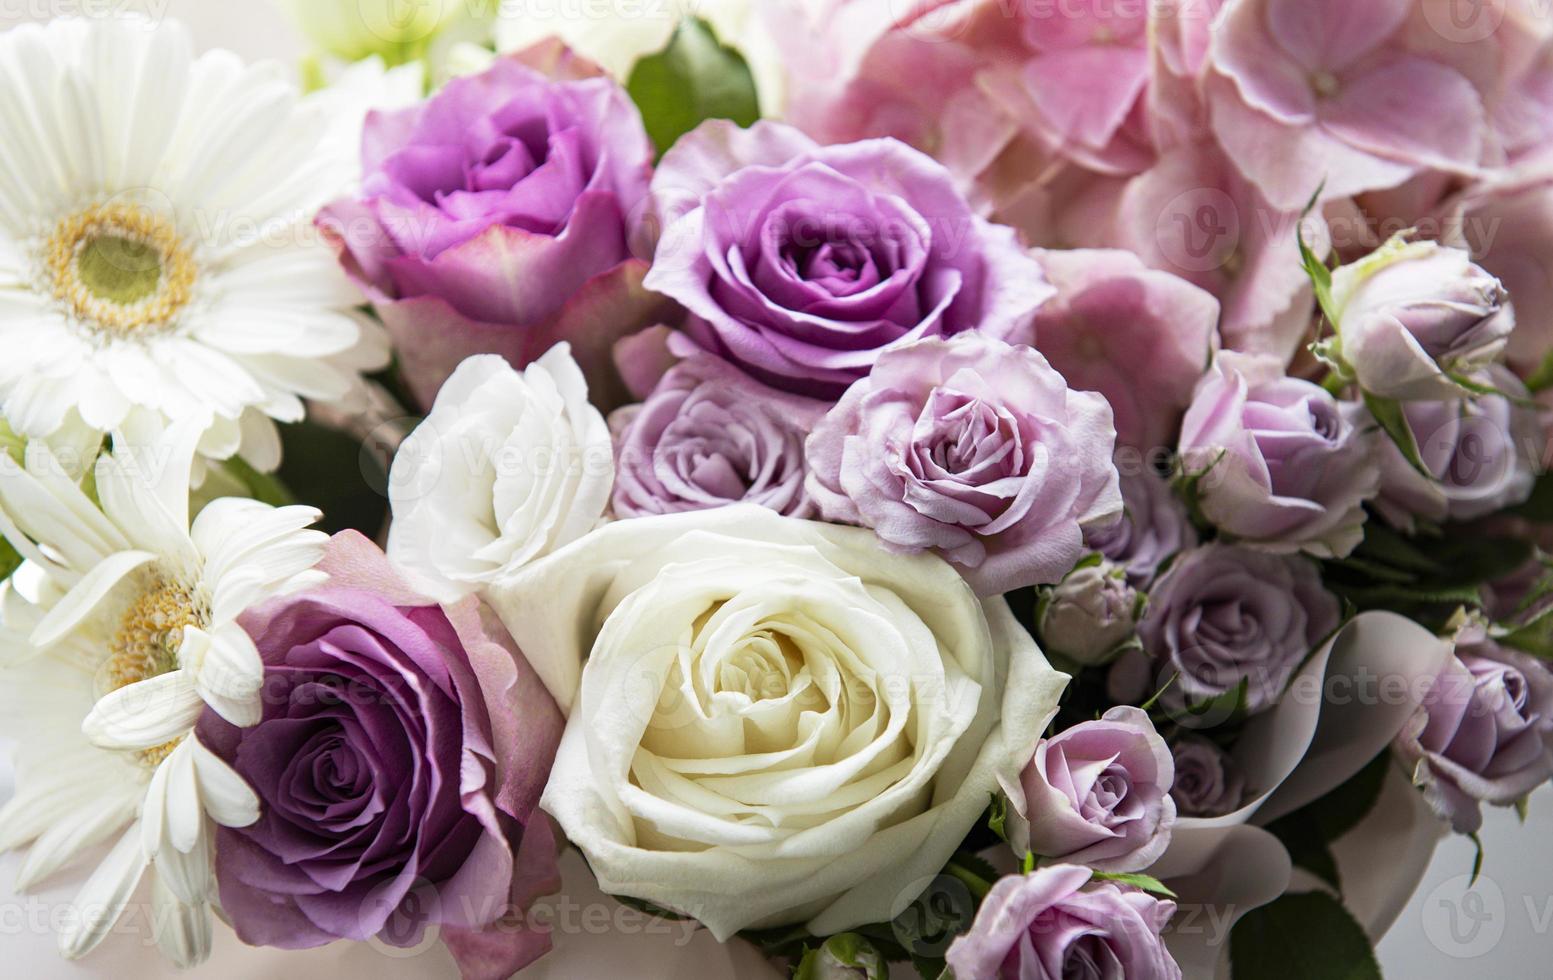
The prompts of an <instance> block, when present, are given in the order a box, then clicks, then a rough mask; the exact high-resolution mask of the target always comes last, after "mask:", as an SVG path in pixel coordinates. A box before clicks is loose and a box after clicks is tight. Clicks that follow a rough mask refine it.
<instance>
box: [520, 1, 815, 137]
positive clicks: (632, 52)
mask: <svg viewBox="0 0 1553 980" xmlns="http://www.w3.org/2000/svg"><path fill="white" fill-rule="evenodd" d="M688 17H699V18H701V19H702V20H704V21H706V22H707V24H709V25H711V28H712V31H713V33H715V34H716V35H717V39H718V40H719V41H721V42H722V43H723V44H725V45H727V46H728V47H731V48H733V49H735V50H736V51H738V52H739V54H741V55H743V57H744V61H745V63H746V64H748V65H749V68H750V75H751V76H752V77H753V78H754V79H755V92H756V94H757V95H758V96H759V97H760V112H761V115H763V116H775V115H778V114H779V113H780V111H781V108H782V103H783V92H784V90H785V85H784V79H785V77H786V69H785V68H784V66H783V63H782V59H781V57H780V55H779V54H778V52H777V48H776V44H775V42H774V41H772V39H771V31H770V28H769V27H767V26H766V24H765V21H764V19H763V18H762V15H761V11H760V5H759V4H758V3H756V2H755V0H501V6H500V7H499V8H498V9H497V14H496V50H498V51H501V52H504V53H505V52H509V51H520V50H522V49H524V48H527V47H529V46H530V45H533V44H537V43H539V42H540V41H543V40H544V39H545V38H547V37H557V38H560V39H561V40H562V41H563V42H565V44H566V45H567V47H569V48H571V49H572V50H573V51H575V52H577V53H578V54H580V55H582V56H583V57H585V58H588V59H590V60H592V61H595V62H597V63H598V64H599V66H600V67H601V68H603V69H604V70H605V71H607V72H609V73H610V74H611V75H613V76H615V77H616V78H618V79H620V80H621V81H622V82H624V81H625V80H626V79H627V78H629V77H630V76H631V69H632V68H634V67H636V63H637V62H638V61H640V60H641V59H643V58H645V57H647V56H648V55H650V54H656V53H657V52H659V51H662V50H663V49H664V48H666V47H668V44H669V40H670V38H672V37H673V36H674V29H675V28H676V27H678V26H679V23H680V21H682V20H684V19H685V18H688Z"/></svg>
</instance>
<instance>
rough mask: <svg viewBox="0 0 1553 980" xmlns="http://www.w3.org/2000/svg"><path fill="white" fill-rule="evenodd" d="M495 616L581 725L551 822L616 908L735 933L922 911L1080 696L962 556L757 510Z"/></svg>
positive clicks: (518, 581)
mask: <svg viewBox="0 0 1553 980" xmlns="http://www.w3.org/2000/svg"><path fill="white" fill-rule="evenodd" d="M488 598H489V601H490V602H491V603H492V605H493V606H494V607H495V608H496V609H497V611H498V612H499V613H500V615H501V617H502V620H503V622H504V623H505V624H506V625H507V627H508V629H509V630H511V632H512V634H513V636H514V637H515V639H516V640H517V642H518V644H519V645H520V646H521V647H522V648H523V649H524V650H526V651H529V654H530V656H531V658H532V659H533V661H534V666H535V668H536V669H537V670H538V671H539V674H540V676H541V677H542V678H543V679H544V680H545V682H546V684H547V685H548V686H549V688H550V690H551V693H552V694H553V695H554V696H555V698H556V701H557V703H559V704H560V705H562V707H563V710H566V711H568V712H569V721H568V724H567V729H566V734H565V735H564V737H563V739H562V742H561V748H560V751H559V754H558V755H557V757H556V763H555V767H554V769H553V771H552V774H551V777H550V783H549V786H548V787H547V788H546V790H545V795H544V799H543V802H542V806H543V807H544V808H545V809H546V810H547V811H548V812H550V813H551V814H552V815H554V816H555V817H556V819H557V820H558V821H559V822H560V824H561V827H562V828H563V829H564V830H565V832H566V834H567V836H568V837H569V838H570V839H571V840H572V841H573V843H575V844H577V846H579V847H580V848H581V849H582V850H583V852H584V853H585V854H586V855H587V857H588V861H589V864H590V865H591V867H592V869H593V871H594V872H595V873H596V874H597V875H598V878H599V882H600V886H601V887H602V888H603V889H604V890H605V891H606V892H610V893H613V894H621V895H628V896H633V897H636V898H641V899H645V900H648V901H651V902H654V903H656V904H658V905H661V906H663V907H666V908H669V909H673V910H675V911H678V912H682V913H684V914H687V915H690V916H693V917H694V918H697V919H699V920H701V922H702V923H704V924H705V925H706V926H707V928H708V929H710V930H711V931H712V934H713V935H714V936H716V937H718V938H719V939H726V938H727V937H728V936H730V935H732V934H733V933H734V932H736V931H737V930H739V929H743V928H746V927H764V926H775V925H783V924H789V923H800V922H802V923H807V924H808V926H809V928H810V929H812V930H813V931H814V932H815V933H817V934H821V935H823V934H829V933H834V932H837V931H841V930H845V929H848V928H851V927H853V926H857V925H860V924H863V923H867V922H877V921H881V920H885V919H889V918H891V917H892V916H893V915H895V914H897V913H898V912H900V911H901V910H902V909H903V908H905V907H906V906H907V905H908V904H909V903H910V902H911V901H912V900H913V899H915V898H916V897H917V895H918V894H919V893H920V892H921V891H922V890H923V888H924V887H925V886H926V885H927V884H928V883H929V881H930V880H931V879H932V877H933V876H934V875H935V874H937V873H938V871H939V870H940V869H941V868H942V866H943V865H944V862H945V861H946V860H948V858H949V857H950V855H951V854H952V853H953V851H954V849H955V848H956V847H957V846H959V844H960V841H961V840H962V839H963V838H964V836H965V834H966V833H967V832H968V831H969V830H970V829H971V827H972V826H973V825H974V824H975V822H976V820H977V819H978V817H979V816H980V814H981V813H982V812H983V810H984V809H985V808H986V806H987V802H988V799H989V798H990V796H991V794H993V793H994V792H996V790H997V789H998V787H999V785H1000V783H1006V782H1008V781H1011V780H1014V779H1016V778H1017V776H1018V773H1019V771H1020V769H1021V768H1023V766H1024V765H1025V764H1026V763H1027V762H1029V760H1030V757H1031V753H1032V752H1033V751H1034V748H1035V744H1036V742H1037V740H1038V739H1039V737H1040V735H1041V732H1042V730H1043V729H1044V728H1045V726H1046V725H1047V723H1048V722H1049V721H1050V719H1051V717H1052V716H1053V714H1054V713H1055V712H1056V709H1057V700H1058V696H1059V695H1060V693H1061V691H1062V687H1063V684H1064V683H1065V680H1066V678H1065V677H1064V675H1062V674H1060V673H1058V672H1057V671H1055V670H1053V669H1052V668H1051V667H1050V666H1049V665H1048V664H1047V663H1046V660H1045V658H1044V657H1043V656H1042V655H1041V652H1040V651H1039V649H1037V647H1036V645H1035V642H1034V641H1033V640H1032V639H1031V638H1030V636H1029V635H1028V634H1027V633H1026V632H1025V630H1024V629H1022V628H1021V627H1020V626H1019V624H1018V623H1017V622H1016V621H1015V620H1014V617H1013V616H1012V614H1011V613H1010V612H1009V609H1008V606H1007V604H1006V603H1005V602H1004V601H1003V599H1001V598H995V599H990V600H987V601H985V602H983V601H980V600H978V599H977V598H976V596H975V594H974V593H973V592H972V591H971V589H970V587H969V586H967V585H966V584H965V582H964V581H963V580H962V579H961V578H960V576H959V575H958V574H957V573H956V572H955V571H954V570H953V568H951V566H949V565H948V564H946V563H945V562H944V561H942V560H941V559H939V558H937V557H935V556H932V555H911V556H903V555H895V554H890V553H888V552H886V551H885V550H884V549H883V548H882V547H881V546H880V544H879V539H878V538H877V537H875V535H874V534H873V532H871V531H868V530H864V529H858V528H847V527H838V526H833V525H828V524H820V523H815V522H810V521H803V520H798V519H795V518H789V517H782V516H780V515H778V514H775V513H773V512H771V511H769V510H766V509H765V508H762V507H757V506H753V505H740V506H734V507H724V508H718V509H715V510H706V511H694V512H690V513H685V514H674V515H668V516H663V517H644V518H639V519H635V520H630V521H619V522H616V523H613V524H609V525H606V526H605V527H602V528H600V529H598V530H596V531H594V532H593V533H592V534H590V535H588V536H587V537H585V538H583V539H582V540H581V541H578V542H576V543H575V544H573V545H571V546H570V547H568V548H565V549H563V550H561V551H559V552H557V553H555V554H553V555H551V556H549V557H548V558H546V559H544V560H543V561H539V562H535V563H534V564H531V565H529V566H527V567H526V568H524V569H522V570H521V571H520V572H518V573H517V574H515V575H514V576H512V577H511V578H509V579H506V580H504V581H502V582H500V583H498V584H496V585H495V586H493V587H492V588H491V589H490V590H489V592H488Z"/></svg>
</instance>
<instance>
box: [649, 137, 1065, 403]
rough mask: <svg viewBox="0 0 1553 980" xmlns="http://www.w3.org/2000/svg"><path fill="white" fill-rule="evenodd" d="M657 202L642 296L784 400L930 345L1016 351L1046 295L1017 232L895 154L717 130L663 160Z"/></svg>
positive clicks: (888, 147) (825, 390) (905, 150)
mask: <svg viewBox="0 0 1553 980" xmlns="http://www.w3.org/2000/svg"><path fill="white" fill-rule="evenodd" d="M652 192H653V202H652V206H653V208H654V209H655V215H656V220H657V222H658V223H659V224H661V227H662V238H661V240H660V241H658V242H657V251H656V253H655V256H654V259H653V267H652V271H651V272H649V273H648V274H647V279H646V285H647V287H648V288H650V289H655V290H658V291H659V292H662V293H665V294H667V295H669V296H672V297H673V298H674V299H676V300H678V301H679V302H680V303H681V304H683V305H684V306H685V308H686V309H688V310H689V311H690V313H691V317H690V319H689V321H688V322H687V324H686V327H685V330H686V333H687V334H688V335H689V336H690V337H691V338H692V339H693V340H695V341H696V342H697V343H698V344H700V345H701V346H702V347H705V348H706V349H707V350H709V351H712V352H714V353H716V354H718V355H719V356H721V357H723V358H726V359H727V360H729V361H732V362H733V363H735V364H737V365H739V366H740V367H741V368H743V369H744V370H746V371H747V372H749V373H750V374H752V375H754V376H755V377H758V378H760V379H761V380H762V381H764V382H766V383H767V384H770V385H771V386H772V387H775V388H780V389H783V390H784V391H793V392H798V393H800V394H804V395H811V396H815V397H823V398H827V399H833V398H835V397H836V396H838V395H840V394H841V393H842V391H844V390H845V389H846V387H847V385H849V384H851V383H852V382H853V381H855V380H857V379H858V378H861V377H863V376H864V375H866V374H867V373H868V370H869V368H870V367H871V366H872V365H873V363H874V362H875V360H877V359H878V357H879V354H880V352H881V351H885V350H890V349H892V348H896V347H900V346H902V345H903V344H908V343H910V342H912V341H914V340H919V339H922V338H924V337H948V336H953V335H955V334H959V333H964V332H965V331H967V330H980V331H981V332H983V333H986V334H989V335H991V336H994V337H999V338H1019V335H1021V334H1022V333H1024V332H1025V331H1027V329H1028V327H1029V325H1030V320H1031V317H1032V315H1033V314H1034V312H1035V309H1036V307H1038V306H1039V305H1040V304H1041V303H1042V302H1043V301H1044V300H1045V299H1046V298H1047V297H1048V296H1050V295H1051V294H1052V288H1051V287H1050V286H1049V285H1047V283H1046V281H1045V280H1044V279H1043V278H1042V275H1041V269H1040V266H1039V265H1038V264H1037V263H1036V261H1035V260H1034V259H1033V258H1031V257H1030V256H1029V255H1027V254H1025V251H1024V249H1022V248H1021V247H1020V246H1019V243H1018V242H1017V240H1016V238H1015V234H1014V232H1013V231H1012V230H1011V229H1009V228H1004V227H997V226H994V225H991V224H989V223H987V222H986V221H985V220H983V219H982V218H980V217H977V216H976V215H975V214H973V213H972V211H971V209H970V207H969V205H967V204H966V202H965V200H964V198H962V197H961V196H960V194H959V193H958V192H957V191H956V190H955V187H954V181H953V179H952V178H951V177H950V175H949V172H948V171H947V170H945V169H944V168H943V167H942V166H941V165H940V164H938V163H936V162H935V161H934V160H932V159H931V158H929V157H927V156H925V155H923V154H922V153H919V152H917V151H916V150H913V149H911V148H910V147H908V146H906V145H905V144H904V143H898V142H896V141H895V140H889V139H880V140H866V141H864V142H860V143H850V144H846V145H841V146H819V145H817V144H816V143H815V142H814V141H813V140H811V139H809V138H808V137H807V136H804V135H803V134H801V133H799V132H798V131H797V130H795V129H792V128H790V127H787V126H784V125H781V124H778V123H770V122H760V123H756V124H755V125H754V126H752V127H751V128H749V129H747V130H741V129H739V128H737V127H735V126H734V125H732V124H731V123H728V122H724V121H717V120H714V121H711V122H708V123H706V124H704V125H702V126H701V127H699V128H698V129H696V130H695V131H694V132H692V133H690V134H689V135H687V136H685V137H684V138H683V139H681V140H680V141H679V142H678V143H677V144H675V146H674V148H673V149H671V150H670V151H669V152H668V153H666V154H665V155H664V157H663V160H662V162H661V163H660V165H659V168H658V173H657V175H656V176H655V177H654V178H653V183H652Z"/></svg>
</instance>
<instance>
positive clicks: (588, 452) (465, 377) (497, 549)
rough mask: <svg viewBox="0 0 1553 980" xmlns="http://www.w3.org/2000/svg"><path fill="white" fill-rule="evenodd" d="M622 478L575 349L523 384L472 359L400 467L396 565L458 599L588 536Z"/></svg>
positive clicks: (405, 448)
mask: <svg viewBox="0 0 1553 980" xmlns="http://www.w3.org/2000/svg"><path fill="white" fill-rule="evenodd" d="M614 476H615V463H614V450H613V447H612V445H611V443H610V437H609V426H608V425H607V424H606V423H605V422H604V417H603V416H602V415H600V414H599V412H598V410H597V409H595V408H594V407H593V406H592V405H590V404H588V383H587V381H586V380H584V378H583V376H582V370H581V369H580V368H579V367H578V366H577V362H576V361H574V360H572V355H571V348H570V347H569V346H568V345H567V344H564V343H562V344H557V345H556V346H555V347H552V348H551V349H550V350H549V351H548V352H546V353H545V354H544V356H542V357H540V358H539V360H537V361H535V362H534V363H532V364H530V365H529V366H528V367H527V368H525V369H523V371H521V372H519V371H515V370H513V369H512V367H511V366H510V365H509V364H508V363H507V362H506V361H505V360H504V359H502V358H501V357H498V356H496V355H494V354H479V355H476V356H474V357H470V358H467V359H465V361H464V362H463V363H462V364H460V365H459V366H458V368H457V370H455V371H454V372H453V374H452V375H451V376H450V377H449V378H448V380H447V381H446V383H444V384H443V386H442V389H441V390H440V391H439V392H438V393H437V400H436V402H435V404H433V405H432V409H431V414H430V415H428V416H427V417H426V419H425V421H423V422H422V423H421V424H420V425H419V426H418V427H417V428H416V429H415V431H414V432H412V433H410V435H409V437H408V438H406V439H405V441H404V444H403V445H401V446H400V447H399V452H398V453H397V454H396V455H395V457H394V464H393V468H392V470H391V471H390V473H389V480H388V499H389V503H390V505H391V507H392V508H393V525H392V528H391V530H390V531H389V536H388V554H389V557H390V558H392V559H393V560H394V562H395V563H397V564H398V565H399V566H400V567H401V568H403V569H404V570H405V571H406V572H408V573H409V574H410V575H411V576H413V577H414V578H416V579H417V584H418V585H419V586H420V587H421V588H423V589H424V590H425V591H426V592H427V593H428V594H430V595H434V596H437V597H438V598H441V599H445V600H453V599H456V598H457V597H459V596H461V595H467V594H468V593H470V592H474V591H475V590H477V589H478V588H480V586H481V585H483V584H484V583H487V582H489V581H491V580H492V579H493V578H495V577H497V576H498V575H501V574H504V573H506V572H509V571H511V570H513V569H516V568H518V567H520V566H522V565H524V564H525V563H527V562H530V561H533V560H534V559H535V558H538V557H540V556H541V555H544V554H547V553H549V552H551V551H554V550H555V549H556V548H559V547H560V546H561V545H564V544H567V543H568V542H571V541H573V540H575V539H577V538H579V537H581V536H582V535H584V534H586V533H587V532H588V531H589V530H591V529H592V528H593V527H594V525H596V524H597V523H598V522H599V519H600V518H601V517H602V516H603V513H604V508H605V506H606V504H607V503H608V501H609V492H610V488H611V486H612V485H613V483H614Z"/></svg>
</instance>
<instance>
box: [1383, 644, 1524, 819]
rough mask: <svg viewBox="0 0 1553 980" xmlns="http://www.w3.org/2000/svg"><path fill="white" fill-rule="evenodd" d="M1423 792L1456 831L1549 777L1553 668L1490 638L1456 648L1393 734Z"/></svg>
mask: <svg viewBox="0 0 1553 980" xmlns="http://www.w3.org/2000/svg"><path fill="white" fill-rule="evenodd" d="M1396 750H1397V753H1398V754H1399V755H1400V756H1401V757H1402V759H1403V760H1404V761H1405V762H1406V763H1407V764H1408V766H1409V767H1410V768H1411V769H1412V771H1413V774H1414V780H1415V781H1416V782H1419V783H1420V784H1421V785H1422V786H1423V788H1424V797H1425V799H1427V800H1428V801H1429V803H1430V804H1431V805H1432V806H1433V807H1434V809H1435V811H1436V812H1437V813H1439V814H1440V815H1441V816H1442V817H1445V818H1447V819H1449V820H1450V821H1451V824H1452V826H1454V827H1455V829H1456V831H1457V832H1458V833H1463V834H1470V833H1475V832H1476V831H1477V830H1478V828H1479V827H1481V826H1482V824H1483V814H1482V809H1481V806H1480V804H1482V803H1491V804H1495V805H1498V806H1506V805H1508V804H1511V803H1514V802H1516V801H1518V800H1520V799H1521V798H1522V797H1524V796H1526V795H1527V794H1528V793H1530V792H1531V791H1532V790H1534V789H1536V788H1537V787H1538V786H1540V785H1541V784H1543V783H1545V782H1547V781H1548V779H1549V778H1553V671H1550V670H1549V668H1548V666H1547V665H1546V664H1545V663H1543V662H1542V661H1540V660H1537V659H1536V658H1534V657H1529V656H1527V655H1526V654H1523V653H1520V652H1519V651H1516V650H1510V649H1507V648H1505V647H1501V646H1499V645H1498V644H1496V643H1494V642H1493V641H1492V640H1482V641H1480V642H1477V643H1472V644H1469V645H1465V646H1459V647H1458V648H1457V650H1456V656H1455V658H1454V659H1452V660H1451V662H1450V663H1449V664H1448V665H1447V666H1446V668H1445V670H1444V671H1443V672H1441V674H1440V676H1439V677H1438V678H1436V680H1435V682H1434V684H1433V685H1432V686H1431V687H1430V689H1429V692H1428V693H1427V694H1426V695H1425V696H1424V700H1423V704H1422V705H1421V706H1420V708H1419V710H1418V713H1417V714H1416V715H1414V717H1413V719H1412V721H1411V722H1410V723H1409V724H1408V726H1407V728H1405V729H1403V731H1402V734H1401V735H1399V736H1398V737H1397V741H1396Z"/></svg>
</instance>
